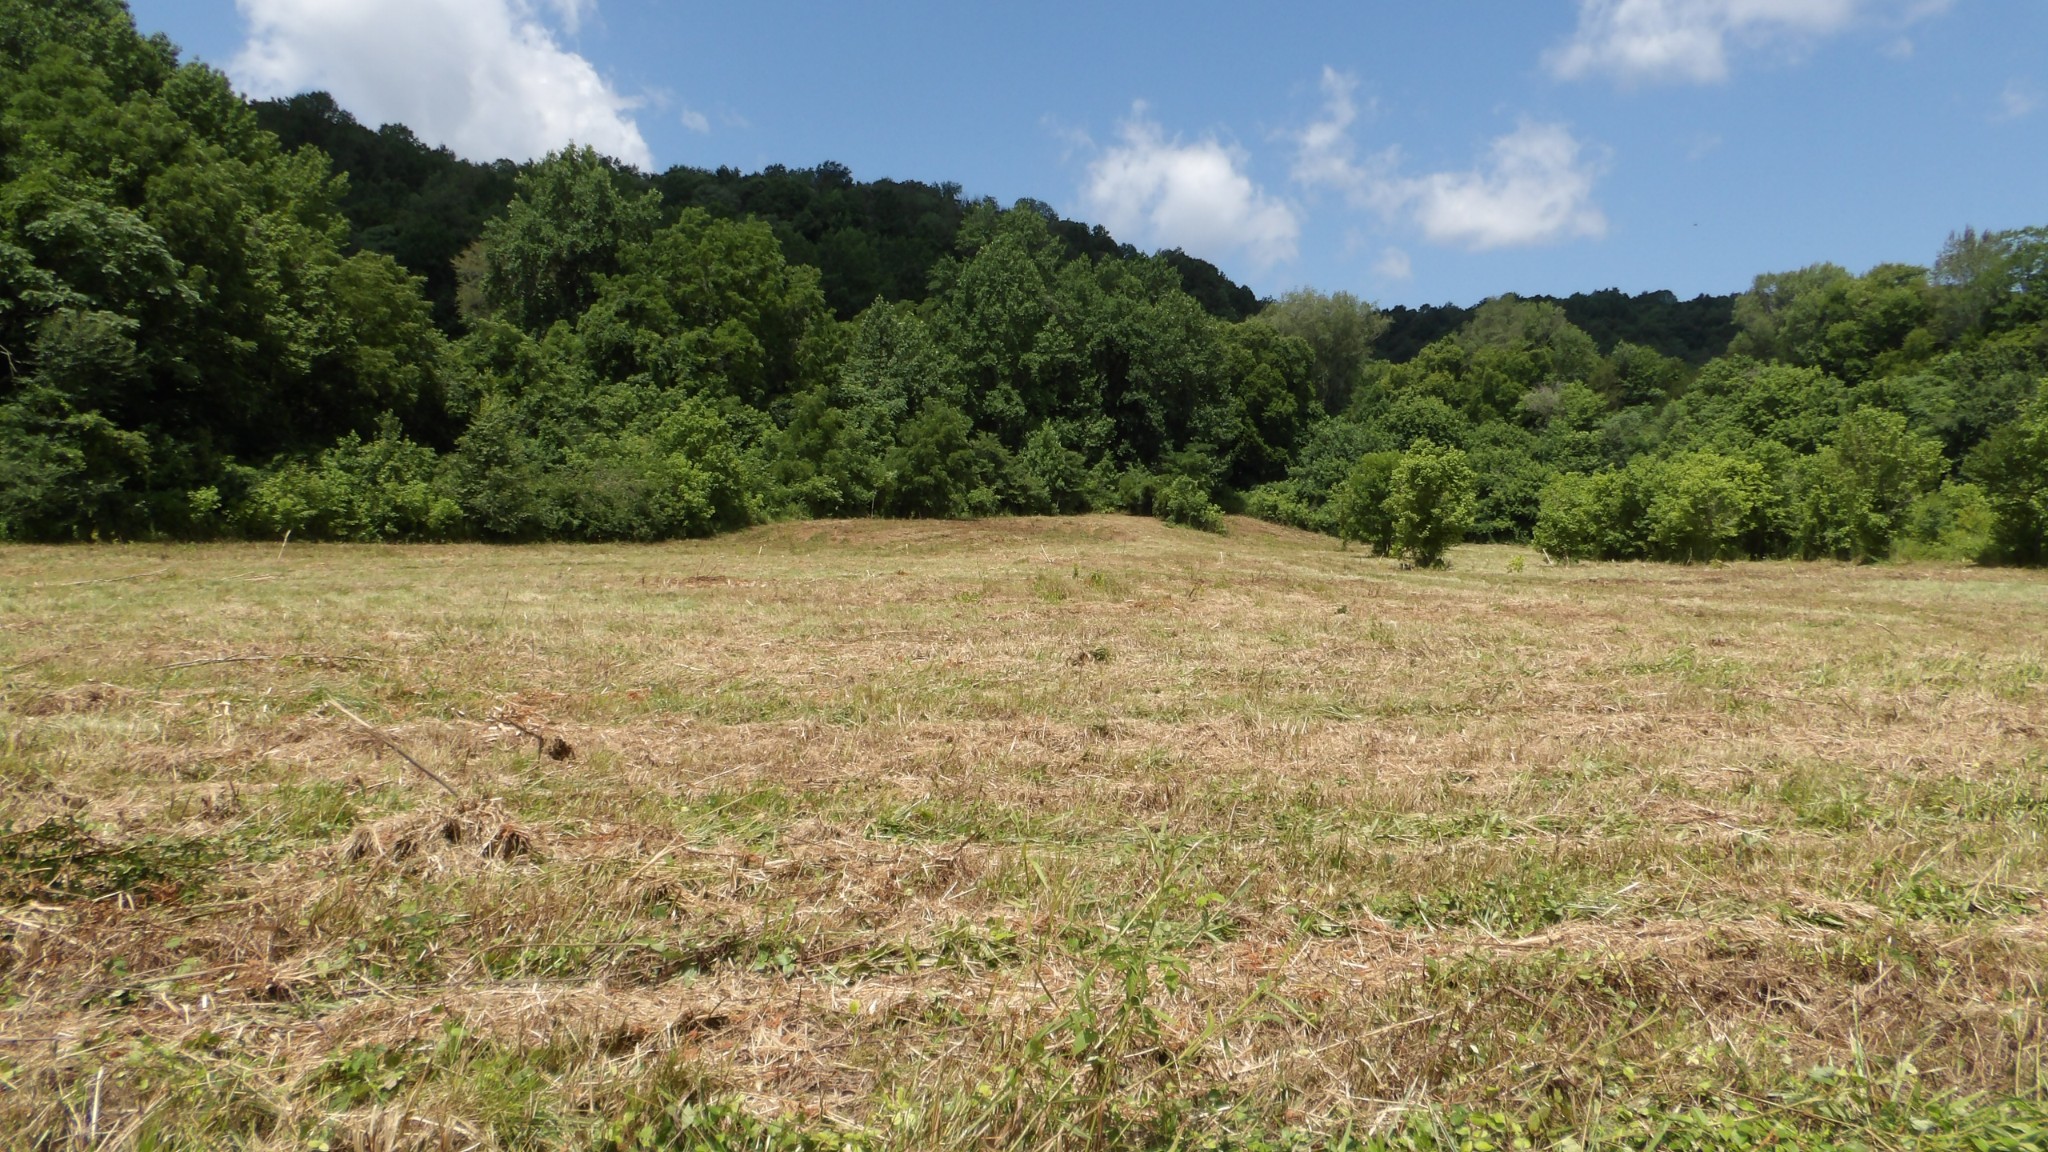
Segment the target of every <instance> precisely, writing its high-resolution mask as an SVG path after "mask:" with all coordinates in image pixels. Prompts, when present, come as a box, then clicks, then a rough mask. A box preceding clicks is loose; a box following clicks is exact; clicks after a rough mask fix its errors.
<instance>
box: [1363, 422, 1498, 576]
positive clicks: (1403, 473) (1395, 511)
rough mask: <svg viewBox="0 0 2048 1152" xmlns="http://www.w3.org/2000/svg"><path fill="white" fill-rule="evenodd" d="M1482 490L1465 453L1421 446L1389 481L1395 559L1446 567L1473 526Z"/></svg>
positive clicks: (1431, 444) (1404, 455)
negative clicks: (1478, 490)
mask: <svg viewBox="0 0 2048 1152" xmlns="http://www.w3.org/2000/svg"><path fill="white" fill-rule="evenodd" d="M1477 486H1478V483H1477V478H1476V477H1474V476H1473V474H1472V467H1471V465H1470V464H1468V463H1467V462H1466V460H1465V454H1464V453H1463V452H1460V451H1459V450H1457V449H1456V448H1445V447H1441V446H1439V445H1437V444H1436V443H1435V442H1433V441H1430V440H1418V441H1416V442H1415V445H1414V446H1413V447H1412V448H1410V449H1409V450H1408V451H1407V452H1404V453H1402V455H1401V459H1400V460H1399V462H1397V463H1396V464H1395V465H1394V469H1393V473H1392V474H1391V476H1390V477H1389V478H1388V493H1387V501H1386V504H1385V508H1386V511H1387V518H1388V520H1389V521H1390V522H1391V524H1390V526H1391V530H1392V536H1393V552H1394V554H1395V555H1397V556H1403V557H1406V558H1407V559H1408V560H1410V561H1412V562H1413V563H1414V564H1416V565H1417V566H1418V567H1423V568H1436V567H1440V566H1442V564H1443V562H1444V553H1446V552H1448V551H1450V549H1451V546H1452V545H1454V544H1457V543H1458V542H1459V541H1461V540H1463V539H1464V538H1465V533H1466V531H1468V530H1469V529H1470V528H1471V526H1472V517H1473V514H1474V512H1475V511H1476V509H1477V504H1478V502H1477V500H1476V499H1475V497H1474V492H1475V490H1476V488H1477Z"/></svg>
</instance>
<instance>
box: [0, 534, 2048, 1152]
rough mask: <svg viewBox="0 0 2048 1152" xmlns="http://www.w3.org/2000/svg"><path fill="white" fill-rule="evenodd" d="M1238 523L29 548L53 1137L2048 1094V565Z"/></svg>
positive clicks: (1751, 1143)
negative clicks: (1776, 556) (1418, 567)
mask: <svg viewBox="0 0 2048 1152" xmlns="http://www.w3.org/2000/svg"><path fill="white" fill-rule="evenodd" d="M1230 528H1231V531H1230V534H1229V535H1228V536H1224V537H1216V536H1209V535H1203V534H1199V533H1194V532H1189V531H1185V530H1181V529H1175V528H1170V527H1166V526H1164V525H1161V524H1158V523H1156V522H1152V521H1146V520H1138V519H1130V518H1122V517H1090V518H1080V519H1072V520H1057V521H1052V520H1000V521H990V522H986V523H980V524H931V523H879V522H872V523H871V522H861V523H844V524H836V523H835V524H786V525H779V526H775V527H771V528H765V529H760V530H757V531H752V532H748V533H744V534H741V535H736V536H732V537H728V538H724V539H720V540H716V541H710V542H703V543H691V544H677V545H670V546H660V547H602V548H600V547H581V548H570V547H559V548H556V547H536V548H521V549H500V548H484V547H436V548H424V547H423V548H399V547H388V548H376V547H319V546H302V545H299V544H292V545H290V546H289V547H288V548H286V549H284V550H283V551H282V552H280V550H279V548H278V546H277V545H276V544H270V545H265V546H256V545H249V546H208V547H189V548H188V547H153V546H124V547H94V548H84V547H80V548H63V549H32V548H8V549H4V550H0V671H4V688H0V727H4V731H5V737H4V746H0V824H4V826H5V832H4V835H0V1133H4V1134H5V1135H4V1137H0V1140H4V1141H5V1142H6V1143H7V1144H8V1145H9V1146H15V1147H33V1148H70V1147H89V1146H106V1147H195V1148H198V1147H207V1148H212V1147H254V1148H285V1147H305V1146H313V1147H329V1148H370V1149H397V1148H430V1149H437V1148H565V1149H567V1148H578V1149H580V1148H613V1147H622V1148H632V1147H667V1146H671V1145H679V1146H704V1147H715V1146H730V1145H741V1146H763V1147H789V1148H796V1147H816V1148H829V1147H836V1146H841V1145H844V1144H849V1143H850V1144H866V1145H875V1146H886V1147H910V1148H925V1147H930V1148H942V1147H1016V1148H1049V1147H1075V1146H1088V1145H1096V1146H1157V1147H1168V1146H1175V1145H1178V1146H1179V1147H1185V1148H1199V1147H1203V1146H1212V1147H1215V1146H1230V1147H1244V1148H1260V1147H1267V1148H1277V1147H1308V1146H1322V1145H1328V1144H1342V1143H1345V1142H1347V1141H1348V1142H1351V1143H1354V1144H1363V1143H1374V1142H1378V1143H1383V1144H1393V1145H1396V1146H1401V1147H1440V1148H1475V1149H1480V1150H1482V1152H1483V1150H1484V1149H1487V1148H1493V1147H1498V1148H1501V1149H1507V1148H1511V1147H1528V1146H1550V1145H1553V1144H1555V1145H1560V1146H1563V1147H1567V1148H1576V1147H1593V1146H1604V1145H1612V1144H1615V1143H1622V1144H1628V1145H1632V1146H1635V1147H1638V1148H1649V1147H1652V1146H1657V1147H1664V1148H1676V1147H1729V1148H1736V1147H1765V1146H1771V1145H1774V1144H1775V1145H1784V1144H1788V1143H1800V1144H1807V1145H1819V1144H1823V1143H1837V1144H1842V1145H1845V1146H1852V1147H1863V1148H1895V1147H1897V1148H1903V1147H1939V1146H1955V1147H1959V1148H1975V1149H1983V1148H1990V1147H2036V1148H2039V1147H2043V1146H2044V1144H2048V1136H2044V1134H2043V1133H2044V1132H2048V1128H2044V1127H2043V1116H2044V1114H2048V1107H2044V1100H2048V1071H2044V1044H2048V1009H2044V1007H2043V1000H2044V998H2048V989H2044V987H2043V985H2044V983H2048V896H2044V893H2048V845H2044V840H2043V837H2044V833H2048V574H2043V573H2023V572H2006V571H1981V570H1974V569H1967V568H1958V567H1939V566H1905V567H1864V568H1851V567H1843V566H1835V565H1826V564H1814V565H1802V564H1743V565H1734V566H1729V567H1714V568H1691V569H1684V568H1673V567H1656V566H1640V565H1595V564H1588V565H1583V566H1577V567H1569V568H1564V567H1549V566H1546V565H1544V564H1543V563H1542V561H1541V558H1540V557H1538V556H1535V555H1533V554H1530V553H1527V552H1525V551H1522V550H1517V549H1510V548H1491V547H1467V548H1463V549H1459V550H1458V551H1456V552H1455V553H1454V554H1453V556H1452V564H1453V567H1452V568H1451V569H1450V570H1449V571H1443V572H1419V571H1402V570H1399V569H1398V568H1397V567H1396V566H1395V565H1394V564H1393V563H1391V562H1389V561H1384V560H1377V559H1371V558H1368V557H1366V556H1364V555H1363V554H1361V553H1359V552H1356V551H1351V552H1344V551H1340V550H1338V549H1337V548H1336V547H1335V545H1334V544H1333V543H1331V542H1330V541H1327V540H1324V539H1320V538H1316V537H1311V536H1307V535H1303V534H1299V533H1294V532H1290V531H1286V530H1282V529H1275V528H1271V527H1268V526H1264V525H1260V524H1257V523H1253V522H1249V521H1236V520H1234V521H1232V522H1231V525H1230ZM354 717H360V718H361V720H362V721H363V723H358V721H357V720H356V719H355V718H354ZM406 756H410V757H411V758H412V759H413V760H416V761H417V762H418V765H419V767H418V768H416V767H415V766H414V765H413V764H411V763H409V762H408V760H407V759H406V758H405V757H406ZM429 773H431V774H432V775H434V776H438V777H440V778H441V779H442V780H444V781H445V782H446V785H447V790H444V789H443V787H442V786H441V785H439V784H437V783H436V782H435V781H434V780H433V779H431V778H430V777H429ZM451 792H452V793H453V794H452V795H451ZM2030 1141H2031V1142H2032V1143H2031V1144H2030V1143H2029V1142H2030Z"/></svg>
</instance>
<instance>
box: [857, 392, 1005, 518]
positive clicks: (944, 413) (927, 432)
mask: <svg viewBox="0 0 2048 1152" xmlns="http://www.w3.org/2000/svg"><path fill="white" fill-rule="evenodd" d="M973 433H974V422H973V421H971V420H969V419H968V418H967V414H966V413H964V412H962V411H960V410H959V409H958V408H955V407H953V406H952V405H951V404H948V403H946V402H944V401H942V400H932V401H928V402H927V403H926V404H925V405H924V407H923V408H921V409H919V410H918V414H917V415H916V416H915V417H913V418H912V419H911V420H909V421H908V422H906V423H905V424H904V425H903V428H902V430H901V431H900V432H898V433H897V439H896V447H895V448H894V449H892V450H891V451H890V452H889V454H888V456H887V457H886V458H885V459H884V460H883V463H882V482H881V500H882V506H883V507H884V508H885V509H887V510H888V512H889V514H890V515H893V516H909V517H913V518H917V519H934V520H944V519H952V518H958V517H962V516H967V515H970V514H971V513H972V512H973V510H974V490H975V489H976V488H978V487H980V479H981V478H980V476H979V469H978V468H977V467H976V463H977V460H976V455H975V451H974V443H973Z"/></svg>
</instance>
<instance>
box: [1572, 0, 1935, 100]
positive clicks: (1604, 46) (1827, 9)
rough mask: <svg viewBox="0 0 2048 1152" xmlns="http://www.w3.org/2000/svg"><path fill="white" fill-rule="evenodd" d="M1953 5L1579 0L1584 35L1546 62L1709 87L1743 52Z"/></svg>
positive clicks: (1873, 0)
mask: <svg viewBox="0 0 2048 1152" xmlns="http://www.w3.org/2000/svg"><path fill="white" fill-rule="evenodd" d="M1953 5H1954V0H1579V27H1578V31H1577V32H1576V33H1575V34H1574V35H1573V36H1572V38H1571V39H1570V40H1569V41H1567V42H1566V43H1564V44H1562V45H1560V46H1558V47H1557V48H1555V49H1553V50H1552V51H1551V52H1550V53H1549V54H1548V55H1547V56H1546V57H1545V63H1546V64H1547V65H1548V66H1549V68H1550V70H1551V72H1552V73H1553V74H1555V75H1557V76H1559V77H1561V78H1563V79H1567V80H1577V79H1581V78H1584V77H1586V76H1590V75H1594V74H1604V75H1608V76H1612V77H1614V78H1616V79H1618V80H1622V81H1624V82H1629V83H1637V82H1648V83H1692V84H1711V83H1716V82H1718V81H1721V80H1725V79H1727V78H1728V73H1729V57H1730V54H1731V52H1732V51H1733V50H1734V49H1737V48H1769V47H1773V46H1777V47H1786V46H1791V47H1797V46H1799V45H1801V44H1806V43H1811V42H1812V41H1814V40H1817V39H1820V38H1822V37H1826V36H1832V35H1835V34H1837V33H1840V32H1842V31H1844V30H1846V29H1848V28H1849V27H1851V26H1852V25H1854V24H1856V23H1858V22H1859V21H1880V22H1885V23H1889V24H1892V25H1894V26H1904V25H1908V24H1912V23H1914V22H1916V21H1919V20H1923V19H1926V18H1927V17H1930V16H1934V15H1938V14H1939V13H1941V12H1944V11H1946V10H1947V9H1949V8H1950V7H1952V6H1953Z"/></svg>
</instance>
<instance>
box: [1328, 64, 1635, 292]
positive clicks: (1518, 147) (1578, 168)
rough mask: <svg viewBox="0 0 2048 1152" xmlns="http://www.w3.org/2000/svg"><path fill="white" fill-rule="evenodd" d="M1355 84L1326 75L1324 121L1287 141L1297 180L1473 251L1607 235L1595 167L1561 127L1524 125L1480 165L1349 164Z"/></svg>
mask: <svg viewBox="0 0 2048 1152" xmlns="http://www.w3.org/2000/svg"><path fill="white" fill-rule="evenodd" d="M1356 88H1357V84H1356V82H1355V81H1354V80H1352V79H1351V78H1350V77H1348V76H1345V75H1343V74H1342V73H1339V72H1336V71H1334V70H1328V69H1326V70H1325V71H1324V73H1323V94H1324V98H1325V103H1324V108H1323V116H1322V118H1321V119H1319V120H1317V121H1315V122H1314V123H1312V124H1310V125H1309V126H1308V127H1307V128H1306V129H1304V130H1303V131H1302V132H1301V133H1299V134H1298V135H1297V137H1296V139H1295V143H1296V148H1297V150H1296V153H1295V163H1294V178H1295V179H1296V180H1297V181H1299V182H1301V183H1302V184H1305V185H1308V186H1310V187H1327V188H1335V189H1337V190H1339V191H1341V192H1343V194H1344V195H1345V196H1346V198H1347V199H1349V200H1350V202H1351V203H1352V204H1353V205H1354V206H1355V207H1360V208H1370V209H1373V210H1375V211H1378V212H1380V213H1381V214H1382V215H1385V216H1389V217H1393V216H1406V217H1408V218H1410V219H1411V220H1413V221H1414V223H1415V224H1416V225H1417V226H1419V227H1420V228H1421V229H1422V234H1423V235H1424V236H1425V237H1427V238H1428V239H1429V240H1431V241H1432V242H1435V243H1438V244H1448V245H1455V246H1458V247H1462V248H1468V249H1471V250H1473V251H1485V250H1487V249H1492V248H1515V247H1526V246H1529V245H1535V244H1549V243H1554V242H1556V241H1559V240H1565V239H1574V238H1598V237H1600V236H1604V235H1606V234H1607V217H1606V214H1605V213H1603V212H1602V211H1601V210H1600V206H1599V205H1598V204H1596V203H1595V202H1594V200H1593V191H1594V185H1595V184H1596V183H1598V180H1599V176H1600V168H1601V164H1600V161H1599V159H1598V158H1597V157H1589V156H1588V155H1587V151H1588V150H1587V148H1586V146H1585V145H1584V144H1582V143H1580V142H1579V140H1578V138H1577V137H1575V136H1573V135H1572V133H1571V130H1570V129H1569V128H1566V127H1565V126H1564V125H1562V124H1546V123H1542V122H1538V121H1533V120H1525V121H1523V122H1522V124H1521V125H1520V126H1519V127H1517V128H1516V129H1515V130H1514V131H1513V132H1510V133H1508V134H1507V135H1505V136H1502V137H1500V138H1499V139H1497V140H1495V141H1493V144H1492V146H1491V148H1490V149H1489V150H1488V155H1487V160H1486V163H1485V164H1483V165H1481V166H1479V167H1476V168H1473V169H1471V170H1468V171H1462V172H1435V173H1430V174H1428V175H1424V176H1403V175H1401V173H1400V166H1401V155H1400V152H1399V151H1398V150H1395V149H1388V150H1387V151H1385V152H1381V153H1379V154H1377V155H1375V156H1372V157H1370V158H1368V159H1367V160H1365V161H1360V160H1359V159H1358V158H1357V145H1356V144H1355V143H1354V141H1353V139H1352V136H1351V125H1352V124H1353V123H1354V122H1355V121H1356V120H1357V119H1358V108H1357V105H1356V103H1355V101H1354V100H1353V98H1352V93H1353V92H1354V91H1355V90H1356Z"/></svg>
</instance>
